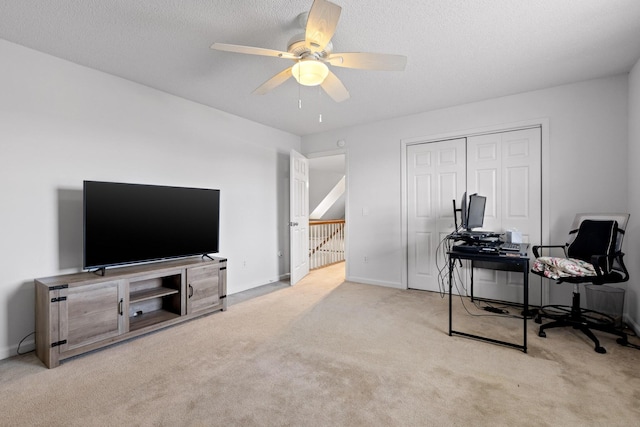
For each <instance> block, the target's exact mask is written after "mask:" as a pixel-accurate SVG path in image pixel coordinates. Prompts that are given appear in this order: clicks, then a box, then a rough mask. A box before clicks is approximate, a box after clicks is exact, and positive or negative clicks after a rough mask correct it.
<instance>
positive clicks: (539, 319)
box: [533, 316, 542, 325]
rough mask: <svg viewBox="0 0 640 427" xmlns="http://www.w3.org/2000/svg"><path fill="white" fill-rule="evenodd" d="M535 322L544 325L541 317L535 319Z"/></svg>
mask: <svg viewBox="0 0 640 427" xmlns="http://www.w3.org/2000/svg"><path fill="white" fill-rule="evenodd" d="M533 321H534V322H536V323H537V324H538V325H539V324H541V323H542V319H541V318H540V316H536V318H535V319H533Z"/></svg>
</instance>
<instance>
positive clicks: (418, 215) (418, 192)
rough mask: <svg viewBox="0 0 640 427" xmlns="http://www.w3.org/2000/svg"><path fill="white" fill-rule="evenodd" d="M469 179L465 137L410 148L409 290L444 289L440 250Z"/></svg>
mask: <svg viewBox="0 0 640 427" xmlns="http://www.w3.org/2000/svg"><path fill="white" fill-rule="evenodd" d="M465 179H466V178H465V139H464V138H461V139H455V140H450V141H441V142H437V143H428V144H427V143H426V144H418V145H411V146H408V147H407V231H408V233H407V234H408V236H407V244H408V248H407V255H408V261H407V263H408V266H407V267H408V277H407V279H408V280H407V282H408V287H409V288H411V289H422V290H428V291H438V290H440V287H439V286H440V284H439V281H438V268H439V267H443V266H444V265H445V264H446V260H444V259H443V257H442V256H441V257H440V259H439V260H437V261H436V249H437V248H438V245H439V244H440V241H441V240H442V239H443V238H444V237H445V236H446V235H447V234H449V233H451V232H452V231H453V228H454V220H453V200H454V199H455V200H456V203H457V205H458V206H459V205H460V202H461V196H462V193H463V192H464V186H465ZM439 255H440V254H439Z"/></svg>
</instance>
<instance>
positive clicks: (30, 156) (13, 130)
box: [0, 40, 300, 358]
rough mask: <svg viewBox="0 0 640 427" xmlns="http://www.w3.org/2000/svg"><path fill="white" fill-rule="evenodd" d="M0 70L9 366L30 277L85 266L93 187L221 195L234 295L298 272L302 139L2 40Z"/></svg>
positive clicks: (25, 328) (2, 303) (27, 321)
mask: <svg viewBox="0 0 640 427" xmlns="http://www.w3.org/2000/svg"><path fill="white" fill-rule="evenodd" d="M0 63H1V64H2V66H1V67H0V94H2V95H1V96H0V138H1V139H0V195H1V197H2V209H0V227H1V228H0V242H1V244H0V260H2V269H1V270H2V275H1V276H0V358H4V357H8V356H10V355H13V354H15V351H16V348H17V344H18V342H19V341H20V340H21V339H22V338H23V337H25V336H26V335H27V334H29V333H30V332H32V331H33V330H34V310H33V307H34V290H33V279H34V278H36V277H43V276H49V275H55V274H59V273H61V272H71V271H78V270H79V269H80V268H81V266H82V252H81V251H82V240H81V230H82V212H81V206H82V194H81V191H82V181H83V180H85V179H90V180H106V181H120V182H134V183H148V184H160V185H176V186H194V187H206V188H219V189H220V190H221V224H220V228H221V235H220V239H221V240H220V255H221V256H224V257H227V258H228V259H229V262H228V291H229V293H235V292H238V291H241V290H244V289H248V288H251V287H255V286H258V285H262V284H265V283H268V282H271V281H276V280H279V278H281V276H283V275H286V274H287V273H288V272H289V263H288V254H289V250H288V247H289V241H288V238H289V237H288V227H286V224H287V222H288V217H289V213H288V203H289V202H288V199H289V189H288V182H289V180H288V169H289V160H288V159H289V150H290V149H292V148H294V149H296V150H298V149H299V147H300V138H299V137H298V136H295V135H292V134H288V133H285V132H282V131H279V130H275V129H273V128H269V127H266V126H263V125H260V124H257V123H254V122H251V121H248V120H245V119H242V118H239V117H236V116H233V115H230V114H227V113H224V112H221V111H218V110H214V109H212V108H209V107H205V106H203V105H200V104H196V103H193V102H190V101H186V100H184V99H181V98H177V97H174V96H171V95H168V94H166V93H163V92H159V91H156V90H153V89H150V88H148V87H145V86H141V85H138V84H136V83H132V82H129V81H126V80H123V79H120V78H117V77H114V76H111V75H107V74H104V73H101V72H97V71H94V70H91V69H88V68H85V67H82V66H78V65H75V64H72V63H69V62H66V61H63V60H60V59H57V58H54V57H51V56H48V55H44V54H41V53H39V52H36V51H33V50H30V49H26V48H24V47H21V46H18V45H15V44H11V43H8V42H6V41H3V40H0ZM278 251H283V252H284V257H282V258H278V255H277V254H278ZM25 342H26V344H27V347H23V348H22V350H24V349H25V348H28V347H29V345H30V343H33V339H32V338H31V339H28V340H26V341H25Z"/></svg>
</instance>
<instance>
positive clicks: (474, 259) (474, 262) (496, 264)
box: [448, 251, 529, 353]
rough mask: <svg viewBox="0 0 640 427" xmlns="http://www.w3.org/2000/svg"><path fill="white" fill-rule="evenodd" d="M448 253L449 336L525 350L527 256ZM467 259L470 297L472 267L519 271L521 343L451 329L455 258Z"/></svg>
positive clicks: (527, 305)
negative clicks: (469, 272)
mask: <svg viewBox="0 0 640 427" xmlns="http://www.w3.org/2000/svg"><path fill="white" fill-rule="evenodd" d="M448 255H449V336H451V335H453V334H456V335H462V336H465V337H469V338H475V339H479V340H482V341H488V342H492V343H494V344H502V345H506V346H509V347H514V348H518V349H520V350H522V351H523V352H525V353H526V352H527V316H526V313H527V312H528V311H529V257H527V256H511V255H497V254H484V253H467V252H457V251H450V252H448ZM463 259H466V260H469V261H471V289H472V291H471V292H472V293H471V297H472V298H473V269H474V268H488V269H491V270H504V271H520V272H522V274H523V278H524V308H523V315H522V317H523V344H522V345H520V344H514V343H510V342H506V341H500V340H496V339H492V338H487V337H483V336H478V335H473V334H468V333H465V332H460V331H454V330H453V310H452V301H453V298H452V296H451V289H452V287H453V269H454V264H455V261H456V260H463Z"/></svg>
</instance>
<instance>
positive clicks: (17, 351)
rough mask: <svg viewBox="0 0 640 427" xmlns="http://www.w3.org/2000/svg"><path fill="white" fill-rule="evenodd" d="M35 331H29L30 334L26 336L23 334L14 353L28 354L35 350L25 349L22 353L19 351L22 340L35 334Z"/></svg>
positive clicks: (19, 354)
mask: <svg viewBox="0 0 640 427" xmlns="http://www.w3.org/2000/svg"><path fill="white" fill-rule="evenodd" d="M35 334H36V333H35V331H33V332H31V333H30V334H27V336H25V337H24V338H22V339H21V340H20V342H19V343H18V348H17V349H16V353H17V354H18V356H22V355H23V354H29V353H31V352H33V351H35V349H33V350H29V351H25V352H24V353H20V346H21V345H22V343H23V342H24V340H26V339H27V338H29V337H30V336H31V335H35Z"/></svg>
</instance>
